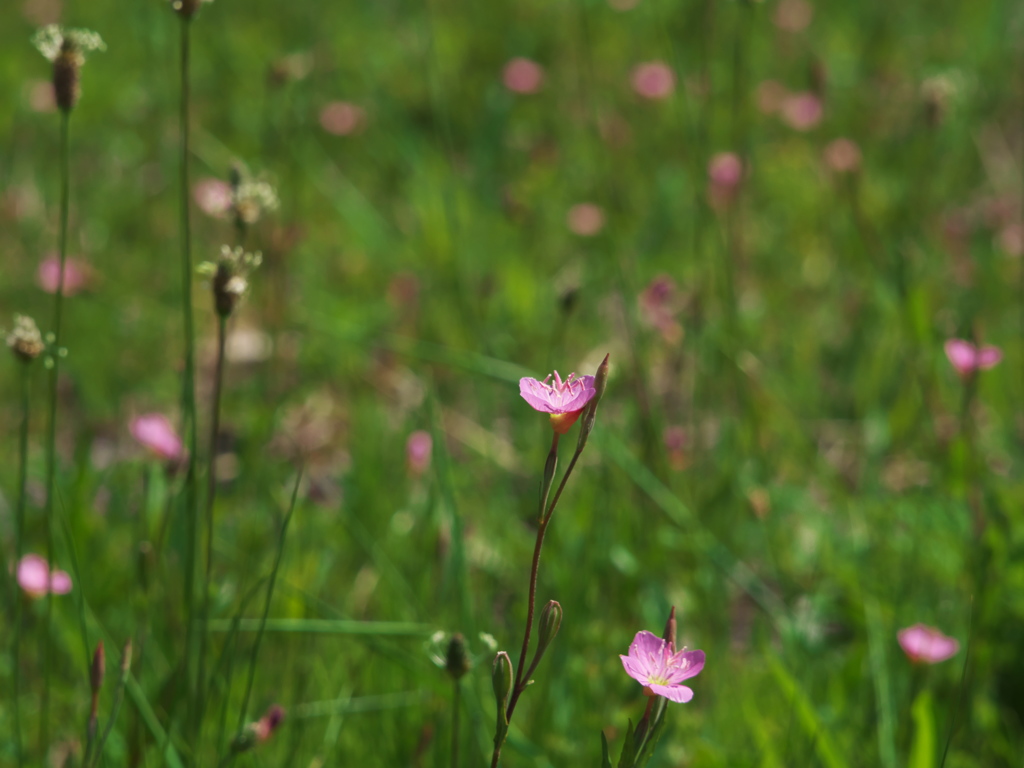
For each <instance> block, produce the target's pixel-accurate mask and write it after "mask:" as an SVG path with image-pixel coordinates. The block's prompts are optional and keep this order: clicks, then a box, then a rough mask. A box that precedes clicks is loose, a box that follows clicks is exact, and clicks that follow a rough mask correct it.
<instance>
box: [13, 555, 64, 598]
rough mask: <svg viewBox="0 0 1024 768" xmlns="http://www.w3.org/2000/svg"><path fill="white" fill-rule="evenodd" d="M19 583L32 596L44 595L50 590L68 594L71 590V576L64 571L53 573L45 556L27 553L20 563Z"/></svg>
mask: <svg viewBox="0 0 1024 768" xmlns="http://www.w3.org/2000/svg"><path fill="white" fill-rule="evenodd" d="M18 585H19V586H20V587H21V588H22V589H23V590H25V592H26V593H27V594H28V595H29V596H30V597H42V596H43V595H46V594H47V593H49V592H52V593H53V594H55V595H66V594H67V593H68V592H70V591H71V577H70V576H68V574H67V573H65V572H64V571H56V570H55V571H53V573H51V572H50V567H49V565H47V563H46V558H45V557H40V556H39V555H25V556H24V557H23V558H21V561H20V562H19V563H18Z"/></svg>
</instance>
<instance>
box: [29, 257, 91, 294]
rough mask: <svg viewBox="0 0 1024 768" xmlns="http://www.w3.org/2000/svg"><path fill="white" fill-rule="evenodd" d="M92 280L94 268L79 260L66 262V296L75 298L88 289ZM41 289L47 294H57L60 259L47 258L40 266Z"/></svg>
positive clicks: (38, 274)
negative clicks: (77, 294)
mask: <svg viewBox="0 0 1024 768" xmlns="http://www.w3.org/2000/svg"><path fill="white" fill-rule="evenodd" d="M91 278H92V268H91V267H89V265H88V264H86V263H85V262H84V261H81V260H79V259H72V258H67V259H65V260H64V295H65V296H74V295H75V294H76V293H79V292H80V291H82V289H84V288H86V287H88V285H89V282H90V280H91ZM36 279H37V280H38V282H39V287H40V288H42V289H43V290H44V291H46V292H47V293H56V292H57V287H58V283H59V281H60V257H58V256H47V257H46V258H45V259H43V260H42V262H40V264H39V271H38V272H37V273H36Z"/></svg>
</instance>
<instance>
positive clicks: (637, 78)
mask: <svg viewBox="0 0 1024 768" xmlns="http://www.w3.org/2000/svg"><path fill="white" fill-rule="evenodd" d="M632 82H633V90H634V91H636V93H637V94H638V95H640V96H643V97H644V98H645V99H667V98H668V97H669V96H671V95H672V92H673V91H674V90H675V89H676V75H675V73H674V72H673V71H672V69H671V67H669V65H668V64H666V63H665V62H663V61H645V62H643V63H642V64H637V65H636V66H635V67H633V76H632Z"/></svg>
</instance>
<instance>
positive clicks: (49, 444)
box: [39, 111, 71, 754]
mask: <svg viewBox="0 0 1024 768" xmlns="http://www.w3.org/2000/svg"><path fill="white" fill-rule="evenodd" d="M70 119H71V115H70V114H69V113H68V112H66V111H62V112H61V113H60V270H59V271H58V273H57V292H56V294H55V295H54V300H53V332H52V333H53V341H52V342H51V344H50V346H49V349H48V350H47V361H48V363H49V364H50V414H49V417H50V421H49V424H48V425H47V433H46V507H45V510H44V517H45V523H44V525H45V528H46V564H47V571H48V572H52V571H53V497H54V488H55V486H56V476H57V374H58V369H59V368H60V353H61V349H60V325H61V316H62V315H63V311H64V265H65V263H66V262H67V254H68V209H69V205H70V198H71V193H70V189H71V183H70V177H71V169H70V162H69V154H70V153H69V150H68V124H69V122H70ZM45 626H46V639H45V641H44V646H43V700H42V706H41V713H40V725H39V746H40V750H41V754H46V749H47V747H48V745H49V743H50V679H51V667H52V664H51V662H52V656H53V642H52V638H51V637H50V630H51V628H52V627H53V593H52V592H50V591H49V589H48V590H47V592H46V623H45Z"/></svg>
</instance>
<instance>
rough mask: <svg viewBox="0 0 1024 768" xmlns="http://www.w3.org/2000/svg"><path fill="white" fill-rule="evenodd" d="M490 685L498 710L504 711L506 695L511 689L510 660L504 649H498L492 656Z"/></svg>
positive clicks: (506, 701)
mask: <svg viewBox="0 0 1024 768" xmlns="http://www.w3.org/2000/svg"><path fill="white" fill-rule="evenodd" d="M491 685H492V686H493V687H494V700H495V701H496V702H497V704H498V711H499V712H504V711H505V706H506V705H507V704H508V695H509V693H510V692H511V691H512V660H511V659H510V658H509V657H508V654H507V653H505V651H498V653H497V655H496V656H495V657H494V668H493V670H492V672H491Z"/></svg>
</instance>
